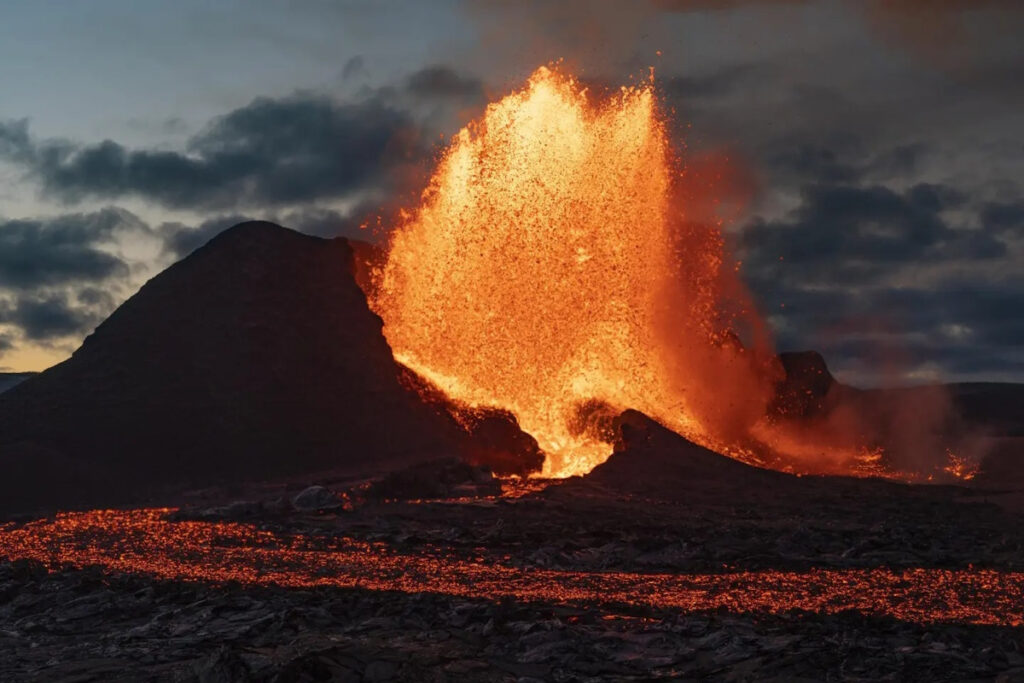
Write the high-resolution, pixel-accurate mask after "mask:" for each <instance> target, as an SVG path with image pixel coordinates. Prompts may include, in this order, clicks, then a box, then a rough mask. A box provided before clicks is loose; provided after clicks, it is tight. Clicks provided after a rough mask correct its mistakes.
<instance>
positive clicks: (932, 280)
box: [739, 183, 1024, 383]
mask: <svg viewBox="0 0 1024 683" xmlns="http://www.w3.org/2000/svg"><path fill="white" fill-rule="evenodd" d="M801 200H802V201H801V204H800V206H799V207H798V208H797V209H796V210H794V211H793V212H792V213H791V214H790V215H789V216H788V217H786V218H785V219H783V220H777V221H765V220H760V219H755V220H754V221H752V222H751V224H750V225H748V226H747V227H746V228H745V229H744V231H743V232H742V233H741V235H740V238H739V246H740V248H741V252H742V253H743V254H744V271H745V277H746V278H747V281H748V283H749V285H750V287H751V290H752V291H753V292H754V294H755V296H756V297H757V298H758V299H759V300H760V302H761V304H762V309H763V310H764V311H765V312H766V313H768V314H769V315H770V316H771V317H772V319H773V321H774V322H775V324H776V329H777V334H778V343H779V346H780V347H781V348H784V349H797V348H806V347H808V346H812V347H814V348H816V349H818V350H820V351H821V352H823V353H824V354H825V355H826V357H827V358H829V359H830V360H831V361H832V362H833V363H834V365H835V366H836V367H837V368H840V369H846V370H848V371H850V372H853V373H854V374H855V375H856V376H859V377H860V378H861V379H862V380H864V381H867V382H869V383H870V382H873V381H877V380H879V378H880V375H879V373H880V372H883V371H884V369H885V368H886V367H887V365H889V366H891V365H892V361H893V359H894V358H898V359H899V360H898V363H896V365H899V366H900V368H899V372H901V373H909V372H913V371H915V370H920V369H927V368H936V367H940V368H942V369H943V370H944V371H945V372H946V373H949V374H951V375H954V376H956V375H960V376H962V377H963V376H966V377H979V376H980V377H991V376H998V375H999V373H1005V372H1010V371H1011V368H1013V367H1018V368H1019V367H1024V353H1022V352H1021V348H1022V347H1024V323H1022V322H1019V320H1020V318H1019V315H1018V314H1017V311H1019V310H1020V307H1021V305H1022V303H1024V279H1020V277H1019V275H1016V274H1011V275H1009V276H1008V275H1006V272H1007V271H1008V270H1010V271H1011V273H1012V269H1008V268H1007V267H1006V266H1007V263H1008V261H1007V259H1008V258H1009V254H1008V246H1007V244H1006V243H1004V242H1003V241H1002V239H1001V237H1000V234H999V231H998V230H997V229H996V228H997V227H998V226H999V225H1002V224H1003V223H1002V222H1001V221H1003V220H1004V219H1003V216H1004V215H1005V216H1006V217H1007V218H1006V219H1005V220H1006V221H1010V218H1011V217H1012V215H1013V212H1012V210H1011V209H1010V208H1009V207H1012V205H981V206H978V205H975V204H972V203H971V202H970V200H969V198H968V197H967V196H965V195H964V194H962V193H961V192H959V191H957V190H955V189H952V188H950V187H948V186H945V185H935V184H924V183H919V184H917V185H912V186H910V187H909V188H907V189H905V190H903V191H896V190H893V189H890V188H887V187H882V186H878V185H869V186H861V185H853V184H846V185H844V184H817V185H807V186H805V187H804V188H803V192H802V195H801ZM951 216H956V220H954V219H953V218H951ZM972 216H973V217H974V218H972ZM986 216H988V217H987V218H986ZM993 216H995V218H993ZM957 221H963V222H964V223H965V225H960V224H959V223H958V222H957ZM979 226H980V227H979ZM972 264H975V265H977V266H979V267H978V268H975V269H973V270H971V269H970V268H969V267H970V266H971V265H972ZM980 266H983V267H980ZM921 268H930V269H931V270H930V273H931V275H930V276H929V277H928V278H927V282H928V284H927V286H924V285H921V286H914V285H913V284H912V283H914V282H915V281H916V280H918V278H917V277H915V276H913V275H911V276H909V277H905V276H904V274H905V273H907V272H913V271H914V269H921ZM965 269H967V270H965ZM965 273H975V274H974V275H971V276H968V275H966V274H965ZM900 283H903V284H900ZM890 379H894V378H890ZM896 379H898V378H896Z"/></svg>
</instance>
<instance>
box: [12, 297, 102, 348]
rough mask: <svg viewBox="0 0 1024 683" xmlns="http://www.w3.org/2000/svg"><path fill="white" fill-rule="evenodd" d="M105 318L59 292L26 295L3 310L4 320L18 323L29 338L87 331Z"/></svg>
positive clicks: (45, 340) (82, 333)
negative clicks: (43, 294) (79, 305)
mask: <svg viewBox="0 0 1024 683" xmlns="http://www.w3.org/2000/svg"><path fill="white" fill-rule="evenodd" d="M101 319H102V317H101V316H100V315H98V314H97V313H96V312H94V311H92V310H90V309H87V308H81V307H76V306H72V305H71V304H70V303H69V301H68V299H67V298H66V297H65V296H63V295H59V294H49V295H45V296H34V295H25V296H22V297H20V298H18V299H17V300H16V301H15V303H14V304H13V305H11V304H8V306H7V307H6V309H4V310H0V322H2V323H5V324H8V325H14V326H16V327H17V328H19V329H20V330H21V333H22V335H23V336H24V337H25V338H26V339H28V340H31V341H36V342H47V341H51V340H53V339H60V338H63V337H68V336H72V335H77V336H81V335H84V334H87V333H88V332H90V331H91V330H92V328H93V327H95V326H96V325H97V324H98V323H99V322H100V320H101Z"/></svg>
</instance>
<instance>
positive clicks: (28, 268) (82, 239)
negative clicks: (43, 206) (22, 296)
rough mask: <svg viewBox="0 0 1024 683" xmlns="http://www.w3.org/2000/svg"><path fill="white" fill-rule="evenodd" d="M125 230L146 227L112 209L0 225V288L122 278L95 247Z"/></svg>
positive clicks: (114, 260) (120, 265)
mask: <svg viewBox="0 0 1024 683" xmlns="http://www.w3.org/2000/svg"><path fill="white" fill-rule="evenodd" d="M126 230H142V231H145V230H147V227H146V226H145V225H144V224H143V223H141V221H139V220H138V219H137V218H136V217H135V216H133V215H132V214H130V213H129V212H127V211H124V210H121V209H113V208H107V209H103V210H101V211H97V212H94V213H75V214H68V215H63V216H58V217H55V218H49V219H42V220H32V219H24V220H8V221H0V287H9V288H15V289H33V288H38V287H44V286H52V285H62V284H68V283H75V282H83V281H90V282H95V281H101V280H106V279H108V278H113V277H125V276H127V274H128V266H127V265H126V264H125V263H124V262H123V261H122V260H121V259H120V258H118V257H117V256H114V255H112V254H110V253H108V252H107V251H104V250H103V249H102V248H101V246H102V245H103V244H105V243H109V242H110V241H111V240H113V239H114V238H115V236H116V234H118V233H119V232H121V231H126Z"/></svg>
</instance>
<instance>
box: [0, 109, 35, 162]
mask: <svg viewBox="0 0 1024 683" xmlns="http://www.w3.org/2000/svg"><path fill="white" fill-rule="evenodd" d="M33 156H34V148H33V144H32V139H31V138H30V137H29V133H28V119H18V120H16V121H0V159H10V160H11V161H15V162H21V163H23V162H26V161H30V160H31V159H32V157H33Z"/></svg>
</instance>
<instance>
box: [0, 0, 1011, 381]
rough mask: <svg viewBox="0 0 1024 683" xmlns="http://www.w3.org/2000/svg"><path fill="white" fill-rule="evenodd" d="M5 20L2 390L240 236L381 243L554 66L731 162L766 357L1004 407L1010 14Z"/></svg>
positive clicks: (109, 9)
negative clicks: (495, 116)
mask: <svg viewBox="0 0 1024 683" xmlns="http://www.w3.org/2000/svg"><path fill="white" fill-rule="evenodd" d="M0 12H2V16H0V93H2V95H0V369H2V370H41V369H43V368H45V367H48V366H49V365H52V364H53V363H55V362H58V361H60V360H62V359H64V358H66V357H67V356H68V355H69V354H70V353H71V352H72V351H73V350H74V349H75V348H76V347H77V346H78V344H80V343H81V340H82V339H83V338H84V337H85V336H86V335H87V334H88V333H89V332H90V331H91V330H92V329H93V328H94V327H95V326H96V324H98V323H99V322H100V321H102V320H103V319H104V318H105V317H106V316H107V315H108V314H109V313H110V312H111V311H112V310H113V309H114V308H115V307H116V306H117V305H118V304H119V303H121V302H122V301H123V300H124V299H125V298H127V297H128V296H130V295H131V294H132V293H133V292H134V291H136V290H137V289H138V287H139V286H140V285H141V284H142V283H143V282H145V281H146V280H147V279H148V278H149V277H151V276H153V275H154V274H156V273H157V272H159V270H161V269H162V268H164V267H166V266H167V265H168V264H170V263H172V262H173V261H175V260H177V259H179V258H181V257H182V256H184V255H186V254H187V253H188V252H189V251H190V250H191V249H193V248H195V247H196V246H198V245H200V244H202V243H203V242H204V241H205V240H207V239H209V238H210V237H212V236H213V235H214V234H216V233H217V232H218V231H219V230H221V229H223V228H225V227H228V226H230V225H232V224H233V223H236V222H238V221H239V220H242V219H243V218H246V217H251V218H268V219H272V220H276V221H277V222H280V223H282V224H283V225H286V226H288V227H293V228H296V229H299V230H303V231H306V232H310V233H313V234H317V235H322V236H334V235H345V236H352V237H358V238H361V239H380V236H379V235H377V236H374V235H372V234H368V233H367V232H366V231H362V230H360V229H359V227H358V226H359V223H360V222H361V219H362V218H364V217H365V216H366V215H367V214H370V213H373V212H374V211H375V210H377V208H378V207H384V206H393V205H395V204H401V203H402V201H403V197H408V196H411V193H413V192H415V191H416V188H417V187H419V184H420V183H422V179H423V177H424V175H425V174H426V173H427V172H428V171H429V169H430V167H431V163H432V159H433V158H434V156H435V155H436V152H437V144H438V141H439V140H440V136H441V135H442V134H444V135H450V134H451V133H453V132H455V131H457V130H458V129H459V127H460V126H461V125H463V124H465V123H466V122H467V121H468V120H470V119H471V118H473V117H474V116H475V115H477V114H478V113H479V112H480V111H481V109H482V107H483V106H484V104H485V103H486V102H487V101H488V100H491V99H495V98H497V97H500V96H501V95H502V94H505V93H507V92H508V91H509V90H511V89H512V88H515V87H518V86H519V85H520V84H521V83H522V82H523V80H524V79H525V78H526V77H527V76H528V75H529V73H530V72H531V71H533V69H534V68H536V67H537V66H539V65H541V64H545V63H548V62H551V61H553V60H558V59H564V65H565V66H564V68H567V69H569V70H571V71H572V72H574V73H576V74H577V75H579V76H581V77H582V78H584V79H588V80H592V81H594V82H596V83H606V84H620V83H628V82H629V79H630V77H631V76H633V77H643V76H645V75H646V73H647V68H648V67H649V66H654V67H655V69H656V77H657V84H658V88H659V91H660V93H661V94H662V96H663V97H664V101H665V107H666V109H674V110H675V118H674V124H673V128H672V130H673V131H674V136H675V142H676V144H677V145H678V148H679V150H680V153H682V154H683V158H684V160H686V159H688V158H692V159H699V158H701V157H702V156H704V155H717V156H721V155H727V156H728V157H729V159H730V160H731V163H732V164H733V166H734V168H735V170H736V173H735V175H736V177H737V178H740V179H742V182H739V183H734V184H735V185H737V187H735V188H734V189H736V190H737V196H742V198H743V201H742V202H731V203H730V206H731V207H734V208H733V210H730V212H729V214H728V216H726V218H727V219H728V221H729V224H728V228H727V229H728V234H729V239H730V240H731V243H732V247H733V249H734V251H735V255H736V258H737V259H738V260H741V261H742V262H743V268H742V272H743V274H744V278H745V280H746V282H747V284H748V285H749V287H750V289H751V291H752V292H753V294H754V296H755V298H756V300H757V301H758V303H759V305H760V306H761V310H762V311H763V312H764V313H765V315H766V316H767V318H768V320H769V321H770V323H771V325H772V328H773V330H774V333H775V335H776V341H777V346H778V348H779V349H780V350H787V349H805V348H813V349H817V350H819V351H821V352H822V353H823V354H824V355H825V357H826V359H827V360H828V362H829V364H830V366H831V367H832V368H833V370H834V371H836V373H837V374H838V375H839V376H840V377H841V378H842V379H844V380H847V381H850V382H853V383H861V384H872V383H877V382H879V381H882V380H884V379H891V378H892V377H896V378H898V379H900V380H901V381H918V382H920V381H932V380H937V379H944V380H950V381H953V380H1001V381H1024V314H1022V310H1024V114H1022V111H1024V41H1021V36H1022V35H1024V3H1020V2H1015V1H1014V0H1001V1H1000V0H990V1H986V0H946V1H944V2H943V1H936V2H925V1H920V2H918V1H908V2H884V1H883V0H878V1H877V2H875V1H872V0H864V1H862V2H838V1H837V2H801V1H799V0H789V1H782V0H779V1H776V2H771V1H768V0H762V1H760V2H753V1H748V2H744V1H743V0H728V1H720V2H713V1H712V0H652V1H651V2H648V3H641V2H636V3H626V2H621V3H617V2H569V3H558V4H555V5H551V4H550V3H541V2H537V3H530V2H515V3H513V2H497V1H495V2H458V1H454V0H453V1H451V2H439V1H438V2H403V3H399V2H373V3H371V2H327V1H322V2H320V1H308V2H288V3H285V2H271V1H269V0H267V1H263V0H258V1H257V0H247V1H245V2H242V1H240V0H239V1H238V2H227V1H222V2H216V3H210V2H199V1H198V0H179V1H178V2H175V3H157V2H143V1H138V0H133V1H131V2H129V1H128V0H117V1H115V0H96V1H94V2H89V3H66V2H48V1H40V0H33V1H27V0H25V1H22V0H14V1H12V2H6V3H4V5H3V8H2V9H0ZM659 51H660V53H661V54H660V56H659V55H658V52H659ZM684 144H685V149H684ZM727 198H728V197H727Z"/></svg>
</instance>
